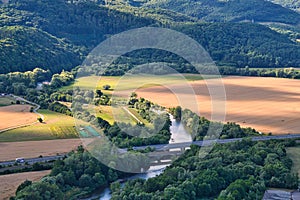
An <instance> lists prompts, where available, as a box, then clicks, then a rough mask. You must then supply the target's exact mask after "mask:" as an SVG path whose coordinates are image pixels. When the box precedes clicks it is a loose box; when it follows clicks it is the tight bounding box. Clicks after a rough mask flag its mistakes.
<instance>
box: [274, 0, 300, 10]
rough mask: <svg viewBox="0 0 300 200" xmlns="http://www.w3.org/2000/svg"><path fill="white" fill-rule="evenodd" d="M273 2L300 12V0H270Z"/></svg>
mask: <svg viewBox="0 0 300 200" xmlns="http://www.w3.org/2000/svg"><path fill="white" fill-rule="evenodd" d="M269 1H271V2H273V3H276V4H279V5H282V6H283V7H286V8H289V9H292V10H295V11H298V12H300V1H299V0H269Z"/></svg>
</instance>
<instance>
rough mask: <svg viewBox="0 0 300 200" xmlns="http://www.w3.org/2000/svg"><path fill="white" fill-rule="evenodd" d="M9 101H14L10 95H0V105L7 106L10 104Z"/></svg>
mask: <svg viewBox="0 0 300 200" xmlns="http://www.w3.org/2000/svg"><path fill="white" fill-rule="evenodd" d="M11 102H15V99H14V98H11V97H0V107H1V106H9V105H11Z"/></svg>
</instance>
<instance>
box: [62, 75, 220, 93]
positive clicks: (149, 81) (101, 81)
mask: <svg viewBox="0 0 300 200" xmlns="http://www.w3.org/2000/svg"><path fill="white" fill-rule="evenodd" d="M203 78H205V79H209V78H216V76H208V75H207V76H203V77H202V76H200V75H199V74H182V75H163V76H153V75H136V76H128V77H126V76H123V77H120V76H102V77H99V76H88V77H82V78H79V79H77V80H76V81H75V82H74V83H73V84H71V85H69V86H65V87H62V88H61V90H66V89H73V87H74V86H75V87H76V86H78V87H80V88H83V89H96V88H97V89H100V90H102V91H103V92H104V93H106V94H110V93H111V91H113V90H115V89H117V90H129V89H136V88H148V87H152V86H155V85H169V84H178V83H185V82H189V81H197V80H203ZM103 85H110V86H111V89H110V90H108V91H105V90H103V88H102V87H103Z"/></svg>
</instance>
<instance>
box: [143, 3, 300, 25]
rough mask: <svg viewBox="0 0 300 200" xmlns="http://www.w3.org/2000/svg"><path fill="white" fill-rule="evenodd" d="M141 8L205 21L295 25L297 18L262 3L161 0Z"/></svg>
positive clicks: (276, 6) (274, 5)
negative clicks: (153, 8)
mask: <svg viewBox="0 0 300 200" xmlns="http://www.w3.org/2000/svg"><path fill="white" fill-rule="evenodd" d="M144 6H149V7H159V8H164V9H170V10H173V11H175V12H179V13H183V14H187V15H189V16H192V17H197V18H199V19H202V20H204V21H208V22H239V21H245V20H248V21H252V20H253V21H255V22H269V21H271V22H280V23H286V24H298V23H299V21H300V15H299V14H298V13H296V12H294V11H292V10H290V9H287V8H284V7H282V6H280V5H278V4H273V3H272V2H269V1H265V0H231V1H220V0H198V1H194V0H176V1H174V0H163V1H156V0H152V1H149V2H148V3H147V4H144Z"/></svg>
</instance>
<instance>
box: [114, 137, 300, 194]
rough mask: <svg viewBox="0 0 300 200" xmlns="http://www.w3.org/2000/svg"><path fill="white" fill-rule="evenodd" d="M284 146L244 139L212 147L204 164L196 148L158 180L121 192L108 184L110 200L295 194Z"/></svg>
mask: <svg viewBox="0 0 300 200" xmlns="http://www.w3.org/2000/svg"><path fill="white" fill-rule="evenodd" d="M288 145H291V143H289V142H287V143H286V142H276V141H270V142H258V143H254V142H251V141H247V140H244V141H241V142H236V143H232V144H226V145H216V146H215V147H214V149H213V150H212V152H211V153H210V154H209V155H208V156H206V157H205V158H204V159H203V158H201V157H200V156H199V155H198V154H199V149H200V148H199V147H197V146H192V148H191V150H188V151H187V152H186V153H185V154H184V155H183V156H181V157H180V158H179V159H177V160H176V161H175V162H174V163H173V164H172V165H171V166H169V167H167V169H166V170H165V171H164V173H163V174H161V175H159V176H157V177H154V178H150V179H148V180H146V181H145V180H141V179H135V180H131V181H128V182H127V183H126V184H125V186H124V187H121V186H120V184H118V183H114V184H112V185H111V189H112V192H113V193H112V199H113V200H120V199H124V200H127V199H147V200H148V199H149V200H156V199H157V200H162V199H163V200H168V199H174V200H181V199H191V200H196V199H203V198H209V199H210V198H213V199H218V200H225V199H226V200H228V199H232V200H234V199H249V200H252V199H262V196H263V194H264V192H265V190H266V188H267V187H273V188H280V187H286V188H290V189H296V188H297V187H298V176H297V175H296V174H291V173H290V170H291V166H292V161H291V160H290V159H289V158H288V157H287V155H286V150H285V146H288Z"/></svg>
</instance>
